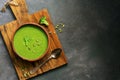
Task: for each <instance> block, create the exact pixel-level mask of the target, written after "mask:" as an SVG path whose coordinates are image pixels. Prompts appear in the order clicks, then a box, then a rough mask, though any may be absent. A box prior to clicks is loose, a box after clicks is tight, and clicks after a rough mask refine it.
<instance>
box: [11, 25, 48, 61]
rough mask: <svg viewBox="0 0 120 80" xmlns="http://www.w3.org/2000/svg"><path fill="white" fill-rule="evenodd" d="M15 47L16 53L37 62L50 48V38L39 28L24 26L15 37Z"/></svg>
mask: <svg viewBox="0 0 120 80" xmlns="http://www.w3.org/2000/svg"><path fill="white" fill-rule="evenodd" d="M13 40H14V41H13V46H14V49H15V51H16V53H17V54H18V55H19V56H20V57H22V58H23V59H27V60H36V59H38V58H39V57H40V56H42V55H43V54H44V53H45V51H46V49H47V47H48V37H47V35H46V33H45V32H44V31H43V29H41V28H40V27H38V26H35V25H32V24H30V25H25V26H22V27H21V28H20V29H18V30H17V32H16V33H15V35H14V39H13Z"/></svg>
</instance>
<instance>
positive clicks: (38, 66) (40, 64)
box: [29, 56, 52, 74]
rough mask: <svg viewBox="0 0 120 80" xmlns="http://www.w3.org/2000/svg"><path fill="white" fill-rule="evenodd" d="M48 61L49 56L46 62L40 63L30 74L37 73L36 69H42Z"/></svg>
mask: <svg viewBox="0 0 120 80" xmlns="http://www.w3.org/2000/svg"><path fill="white" fill-rule="evenodd" d="M50 59H52V57H51V56H50V57H49V58H48V59H47V60H45V61H44V62H43V63H41V64H40V65H38V66H37V67H35V68H34V69H32V70H30V72H29V73H30V74H34V73H35V72H37V71H38V69H39V68H40V67H42V66H43V65H44V64H45V63H46V62H48V61H49V60H50Z"/></svg>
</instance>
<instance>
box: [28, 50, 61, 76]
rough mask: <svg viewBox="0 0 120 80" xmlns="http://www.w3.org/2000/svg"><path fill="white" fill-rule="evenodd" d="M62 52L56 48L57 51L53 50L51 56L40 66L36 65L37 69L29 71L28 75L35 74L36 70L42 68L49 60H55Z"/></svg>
mask: <svg viewBox="0 0 120 80" xmlns="http://www.w3.org/2000/svg"><path fill="white" fill-rule="evenodd" d="M61 52H62V49H60V48H57V49H54V50H53V51H52V52H51V55H50V56H49V57H48V58H47V60H45V61H44V62H43V63H42V64H40V65H38V66H37V67H35V68H34V69H32V70H30V72H29V73H30V74H34V73H35V72H37V71H38V69H39V68H40V67H42V66H43V65H44V64H45V63H46V62H48V61H49V60H50V59H57V58H58V57H59V56H60V54H61Z"/></svg>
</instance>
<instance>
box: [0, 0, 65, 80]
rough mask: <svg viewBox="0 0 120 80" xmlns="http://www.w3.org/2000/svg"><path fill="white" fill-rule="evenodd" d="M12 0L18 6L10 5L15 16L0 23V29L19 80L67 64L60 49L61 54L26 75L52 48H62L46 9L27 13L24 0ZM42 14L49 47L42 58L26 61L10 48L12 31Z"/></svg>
mask: <svg viewBox="0 0 120 80" xmlns="http://www.w3.org/2000/svg"><path fill="white" fill-rule="evenodd" d="M13 1H15V2H17V3H18V4H19V6H12V5H10V7H11V9H12V11H13V13H14V15H15V17H16V20H14V21H12V22H10V23H7V24H4V25H1V26H0V31H1V34H2V36H3V40H4V42H5V44H6V46H7V49H8V51H9V55H10V57H11V60H12V62H13V65H14V68H15V70H16V73H17V74H18V77H19V80H26V79H29V78H32V77H34V76H37V75H39V74H43V73H44V72H47V71H50V70H53V69H55V68H58V67H60V66H63V65H65V64H67V60H66V57H65V54H64V51H63V49H62V54H61V56H60V57H59V58H58V59H52V60H50V61H49V62H48V63H46V64H45V65H44V66H43V67H42V68H40V69H39V70H38V71H37V72H36V73H35V74H33V75H27V76H26V75H25V74H26V72H28V71H30V69H33V68H34V67H35V66H37V65H39V64H40V63H41V62H42V61H44V60H45V59H46V58H47V57H48V56H49V55H50V52H51V51H52V50H53V49H55V48H62V46H61V43H60V41H59V39H58V37H57V34H56V32H55V29H54V26H53V24H52V22H51V20H50V15H49V14H48V11H47V9H43V10H40V11H38V12H36V13H34V14H32V15H29V14H28V9H27V7H26V3H25V1H24V0H13ZM42 16H46V17H47V20H48V22H49V24H50V25H49V26H48V27H46V28H45V29H46V30H47V31H48V32H49V35H50V48H49V50H48V52H47V55H46V56H45V57H44V58H43V59H41V60H38V61H36V62H28V61H25V60H22V59H21V58H19V57H18V56H16V55H15V53H14V51H13V49H12V46H11V42H12V36H13V33H14V32H15V30H16V29H17V27H19V26H20V25H22V24H24V23H29V22H34V23H38V22H39V19H40V18H41V17H42Z"/></svg>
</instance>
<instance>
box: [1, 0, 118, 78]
mask: <svg viewBox="0 0 120 80" xmlns="http://www.w3.org/2000/svg"><path fill="white" fill-rule="evenodd" d="M4 1H5V0H0V8H1V7H2V5H3V2H4ZM26 2H27V5H28V8H29V13H34V12H36V11H38V10H41V9H43V8H47V9H48V10H49V13H50V15H51V19H52V21H53V24H54V25H56V24H58V23H60V22H62V23H64V24H65V28H64V29H63V32H62V33H59V32H57V34H58V37H59V39H60V41H61V43H62V46H63V49H64V51H65V55H66V56H67V59H68V65H67V66H63V67H61V68H59V69H56V70H53V71H50V72H48V73H45V74H43V75H41V76H38V77H35V78H32V79H30V80H120V77H119V75H120V1H119V0H26ZM14 19H15V18H14V16H13V14H12V12H11V10H10V9H9V8H8V9H7V12H6V13H4V14H3V13H0V24H5V23H7V22H10V21H12V20H14ZM17 79H18V78H17V75H16V73H15V70H14V68H13V65H12V62H11V60H10V57H9V55H8V51H7V49H6V46H5V44H4V42H3V39H2V37H1V36H0V80H17Z"/></svg>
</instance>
